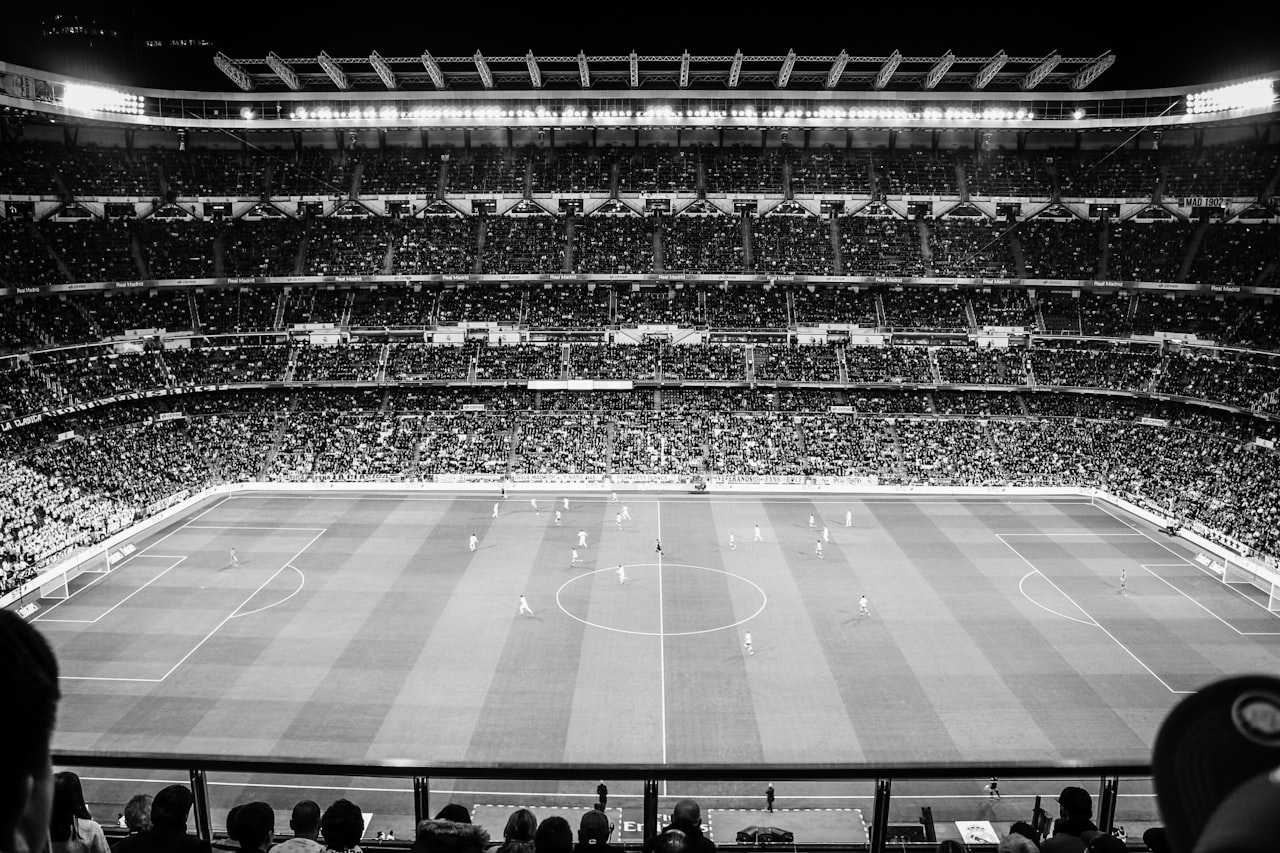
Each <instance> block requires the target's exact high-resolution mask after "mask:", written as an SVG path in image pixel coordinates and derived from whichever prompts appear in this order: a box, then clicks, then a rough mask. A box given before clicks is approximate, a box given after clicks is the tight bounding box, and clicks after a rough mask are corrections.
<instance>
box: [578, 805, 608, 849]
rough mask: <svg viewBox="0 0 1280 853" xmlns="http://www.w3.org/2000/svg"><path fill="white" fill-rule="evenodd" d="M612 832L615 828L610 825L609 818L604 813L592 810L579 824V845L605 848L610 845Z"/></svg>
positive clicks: (584, 815)
mask: <svg viewBox="0 0 1280 853" xmlns="http://www.w3.org/2000/svg"><path fill="white" fill-rule="evenodd" d="M612 832H613V827H611V826H610V825H609V818H608V817H606V816H605V814H604V812H601V811H596V810H595V809H592V810H591V811H589V812H586V813H585V814H583V816H582V822H581V823H580V824H578V843H579V844H584V845H587V846H597V847H603V846H604V845H606V844H608V843H609V835H610V833H612Z"/></svg>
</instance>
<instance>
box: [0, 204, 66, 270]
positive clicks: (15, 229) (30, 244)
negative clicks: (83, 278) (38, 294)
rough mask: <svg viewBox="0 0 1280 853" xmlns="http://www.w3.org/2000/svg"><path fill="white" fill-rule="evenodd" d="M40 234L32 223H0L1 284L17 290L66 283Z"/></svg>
mask: <svg viewBox="0 0 1280 853" xmlns="http://www.w3.org/2000/svg"><path fill="white" fill-rule="evenodd" d="M39 234H40V232H39V231H38V230H37V228H36V226H35V225H33V224H32V223H31V221H30V220H27V219H20V218H7V217H6V218H2V219H0V281H3V282H4V283H5V284H9V285H13V286H16V287H34V286H37V285H46V284H63V283H65V282H66V280H67V277H66V276H65V275H63V274H62V270H61V269H59V268H58V263H57V261H55V260H54V258H53V255H52V254H50V251H49V247H48V245H47V244H46V243H45V242H44V240H43V239H42V238H41V237H40V236H39Z"/></svg>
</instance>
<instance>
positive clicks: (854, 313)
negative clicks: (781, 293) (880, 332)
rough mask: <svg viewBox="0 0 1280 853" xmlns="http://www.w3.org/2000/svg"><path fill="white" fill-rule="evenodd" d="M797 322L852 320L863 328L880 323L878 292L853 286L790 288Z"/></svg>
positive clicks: (806, 323) (801, 324) (841, 321)
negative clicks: (877, 310)
mask: <svg viewBox="0 0 1280 853" xmlns="http://www.w3.org/2000/svg"><path fill="white" fill-rule="evenodd" d="M791 293H792V299H793V304H794V306H795V321H796V324H797V325H800V326H806V325H814V324H817V323H849V324H852V325H854V326H858V327H860V328H875V327H876V326H879V325H880V318H879V317H878V316H877V314H876V293H875V291H873V290H858V289H857V288H854V287H816V286H815V287H797V288H795V289H793V290H792V291H791Z"/></svg>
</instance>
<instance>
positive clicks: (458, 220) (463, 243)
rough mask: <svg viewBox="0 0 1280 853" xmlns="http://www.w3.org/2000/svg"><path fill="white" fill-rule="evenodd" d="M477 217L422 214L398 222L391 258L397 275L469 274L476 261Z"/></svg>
mask: <svg viewBox="0 0 1280 853" xmlns="http://www.w3.org/2000/svg"><path fill="white" fill-rule="evenodd" d="M478 223H479V218H478V217H461V216H424V217H422V218H421V219H410V220H408V221H405V222H401V223H398V224H397V225H396V226H395V232H398V233H395V232H393V234H392V239H393V240H394V241H395V254H394V256H393V258H392V260H393V262H394V265H395V272H396V273H397V274H398V275H413V274H420V275H434V274H445V273H453V274H457V273H469V272H471V271H472V268H473V267H474V266H475V262H476V229H477V228H478V227H479V225H478Z"/></svg>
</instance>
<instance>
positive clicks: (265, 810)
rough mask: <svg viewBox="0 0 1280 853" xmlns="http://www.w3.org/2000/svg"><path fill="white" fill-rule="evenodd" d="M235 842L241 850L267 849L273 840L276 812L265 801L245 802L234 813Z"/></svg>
mask: <svg viewBox="0 0 1280 853" xmlns="http://www.w3.org/2000/svg"><path fill="white" fill-rule="evenodd" d="M235 825H236V843H238V844H239V845H240V849H241V850H246V851H256V850H263V851H265V850H268V849H269V848H270V847H271V843H272V842H273V841H274V840H275V830H276V813H275V810H274V809H272V808H271V806H269V805H267V804H266V803H245V804H244V805H243V806H241V807H240V811H239V813H238V814H237V815H236V820H235Z"/></svg>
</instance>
